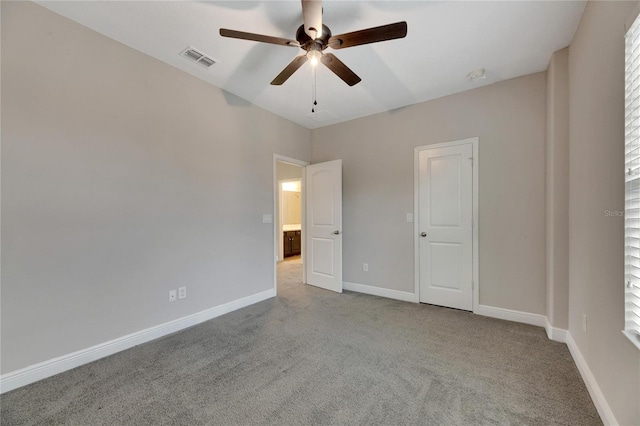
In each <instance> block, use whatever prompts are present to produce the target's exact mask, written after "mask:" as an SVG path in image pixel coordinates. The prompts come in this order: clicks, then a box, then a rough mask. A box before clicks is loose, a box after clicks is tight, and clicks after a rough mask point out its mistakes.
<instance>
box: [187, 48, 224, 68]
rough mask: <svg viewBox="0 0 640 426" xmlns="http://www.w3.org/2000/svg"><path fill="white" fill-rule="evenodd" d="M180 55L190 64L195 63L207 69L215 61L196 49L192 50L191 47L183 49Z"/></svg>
mask: <svg viewBox="0 0 640 426" xmlns="http://www.w3.org/2000/svg"><path fill="white" fill-rule="evenodd" d="M180 55H181V56H184V57H185V58H187V59H189V60H190V61H192V62H195V63H196V64H199V65H201V66H203V67H204V68H209V67H210V66H211V65H213V64H215V63H216V60H215V59H213V58H212V57H210V56H207V55H205V54H204V53H202V52H200V51H199V50H198V49H194V48H193V47H191V46H189V47H187V48H186V49H184V50H183V51H182V52H181V53H180Z"/></svg>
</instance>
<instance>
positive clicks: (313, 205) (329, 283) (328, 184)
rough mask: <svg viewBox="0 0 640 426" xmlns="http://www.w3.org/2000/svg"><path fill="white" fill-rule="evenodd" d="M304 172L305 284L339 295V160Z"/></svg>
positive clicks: (340, 222)
mask: <svg viewBox="0 0 640 426" xmlns="http://www.w3.org/2000/svg"><path fill="white" fill-rule="evenodd" d="M305 169H306V172H305V176H306V177H305V187H306V188H305V192H306V199H307V222H306V249H307V251H306V255H307V257H306V259H305V267H306V269H307V284H311V285H314V286H316V287H321V288H324V289H327V290H331V291H336V292H338V293H342V160H334V161H328V162H326V163H319V164H312V165H310V166H307V167H306V168H305Z"/></svg>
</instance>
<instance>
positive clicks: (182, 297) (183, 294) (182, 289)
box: [178, 287, 187, 299]
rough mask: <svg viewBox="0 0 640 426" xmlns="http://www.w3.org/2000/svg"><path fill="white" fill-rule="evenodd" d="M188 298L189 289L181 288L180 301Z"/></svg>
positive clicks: (179, 291)
mask: <svg viewBox="0 0 640 426" xmlns="http://www.w3.org/2000/svg"><path fill="white" fill-rule="evenodd" d="M185 297H187V287H180V288H179V289H178V299H184V298H185Z"/></svg>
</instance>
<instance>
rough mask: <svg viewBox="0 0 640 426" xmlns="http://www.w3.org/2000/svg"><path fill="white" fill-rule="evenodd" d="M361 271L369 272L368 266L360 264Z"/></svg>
mask: <svg viewBox="0 0 640 426" xmlns="http://www.w3.org/2000/svg"><path fill="white" fill-rule="evenodd" d="M362 270H363V271H364V272H369V264H368V263H363V264H362Z"/></svg>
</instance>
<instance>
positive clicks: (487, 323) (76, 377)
mask: <svg viewBox="0 0 640 426" xmlns="http://www.w3.org/2000/svg"><path fill="white" fill-rule="evenodd" d="M279 270H280V271H279V276H280V278H279V286H278V292H279V295H278V297H277V298H274V299H271V300H267V301H264V302H261V303H258V304H256V305H253V306H250V307H248V308H244V309H241V310H239V311H235V312H232V313H230V314H227V315H224V316H222V317H220V318H216V319H214V320H212V321H208V322H206V323H203V324H201V325H198V326H195V327H192V328H190V329H188V330H184V331H182V332H179V333H176V334H173V335H171V336H167V337H165V338H162V339H158V340H156V341H153V342H150V343H148V344H145V345H142V346H139V347H136V348H133V349H130V350H127V351H125V352H121V353H119V354H116V355H113V356H110V357H108V358H105V359H102V360H99V361H96V362H94V363H91V364H88V365H85V366H82V367H79V368H76V369H74V370H72V371H68V372H66V373H63V374H60V375H58V376H55V377H52V378H49V379H46V380H43V381H41V382H39V383H35V384H32V385H30V386H26V387H23V388H21V389H17V390H15V391H13V392H9V393H7V394H5V395H2V396H1V397H0V408H1V412H0V420H1V424H2V425H3V426H4V425H17V424H20V425H26V424H77V425H115V424H135V425H146V424H149V425H151V424H153V425H161V424H182V425H198V424H219V425H254V424H278V425H280V424H308V425H311V424H366V425H369V424H385V425H402V424H433V425H470V424H526V425H555V424H564V425H580V426H585V425H593V424H601V422H600V420H599V417H598V414H597V412H596V410H595V408H594V406H593V404H592V402H591V400H590V399H589V395H588V394H587V390H586V388H585V385H584V383H583V382H582V380H581V379H580V375H579V373H578V371H577V369H576V367H575V365H574V363H573V361H572V359H571V356H570V354H569V351H568V350H567V347H566V346H565V345H563V344H560V343H555V342H552V341H549V340H548V339H547V337H546V336H545V333H544V331H543V330H542V329H541V328H537V327H532V326H527V325H522V324H515V323H511V322H507V321H500V320H495V319H491V318H484V317H481V316H477V315H473V314H470V313H466V312H461V311H456V310H452V309H445V308H440V307H434V306H429V305H418V304H413V303H405V302H399V301H394V300H389V299H383V298H379V297H374V296H368V295H364V294H358V293H352V292H345V293H344V294H342V295H339V294H335V293H331V292H328V291H324V290H320V289H317V288H314V287H311V286H307V285H304V284H301V282H300V281H301V266H300V262H299V261H293V262H283V263H282V264H280V267H279Z"/></svg>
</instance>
